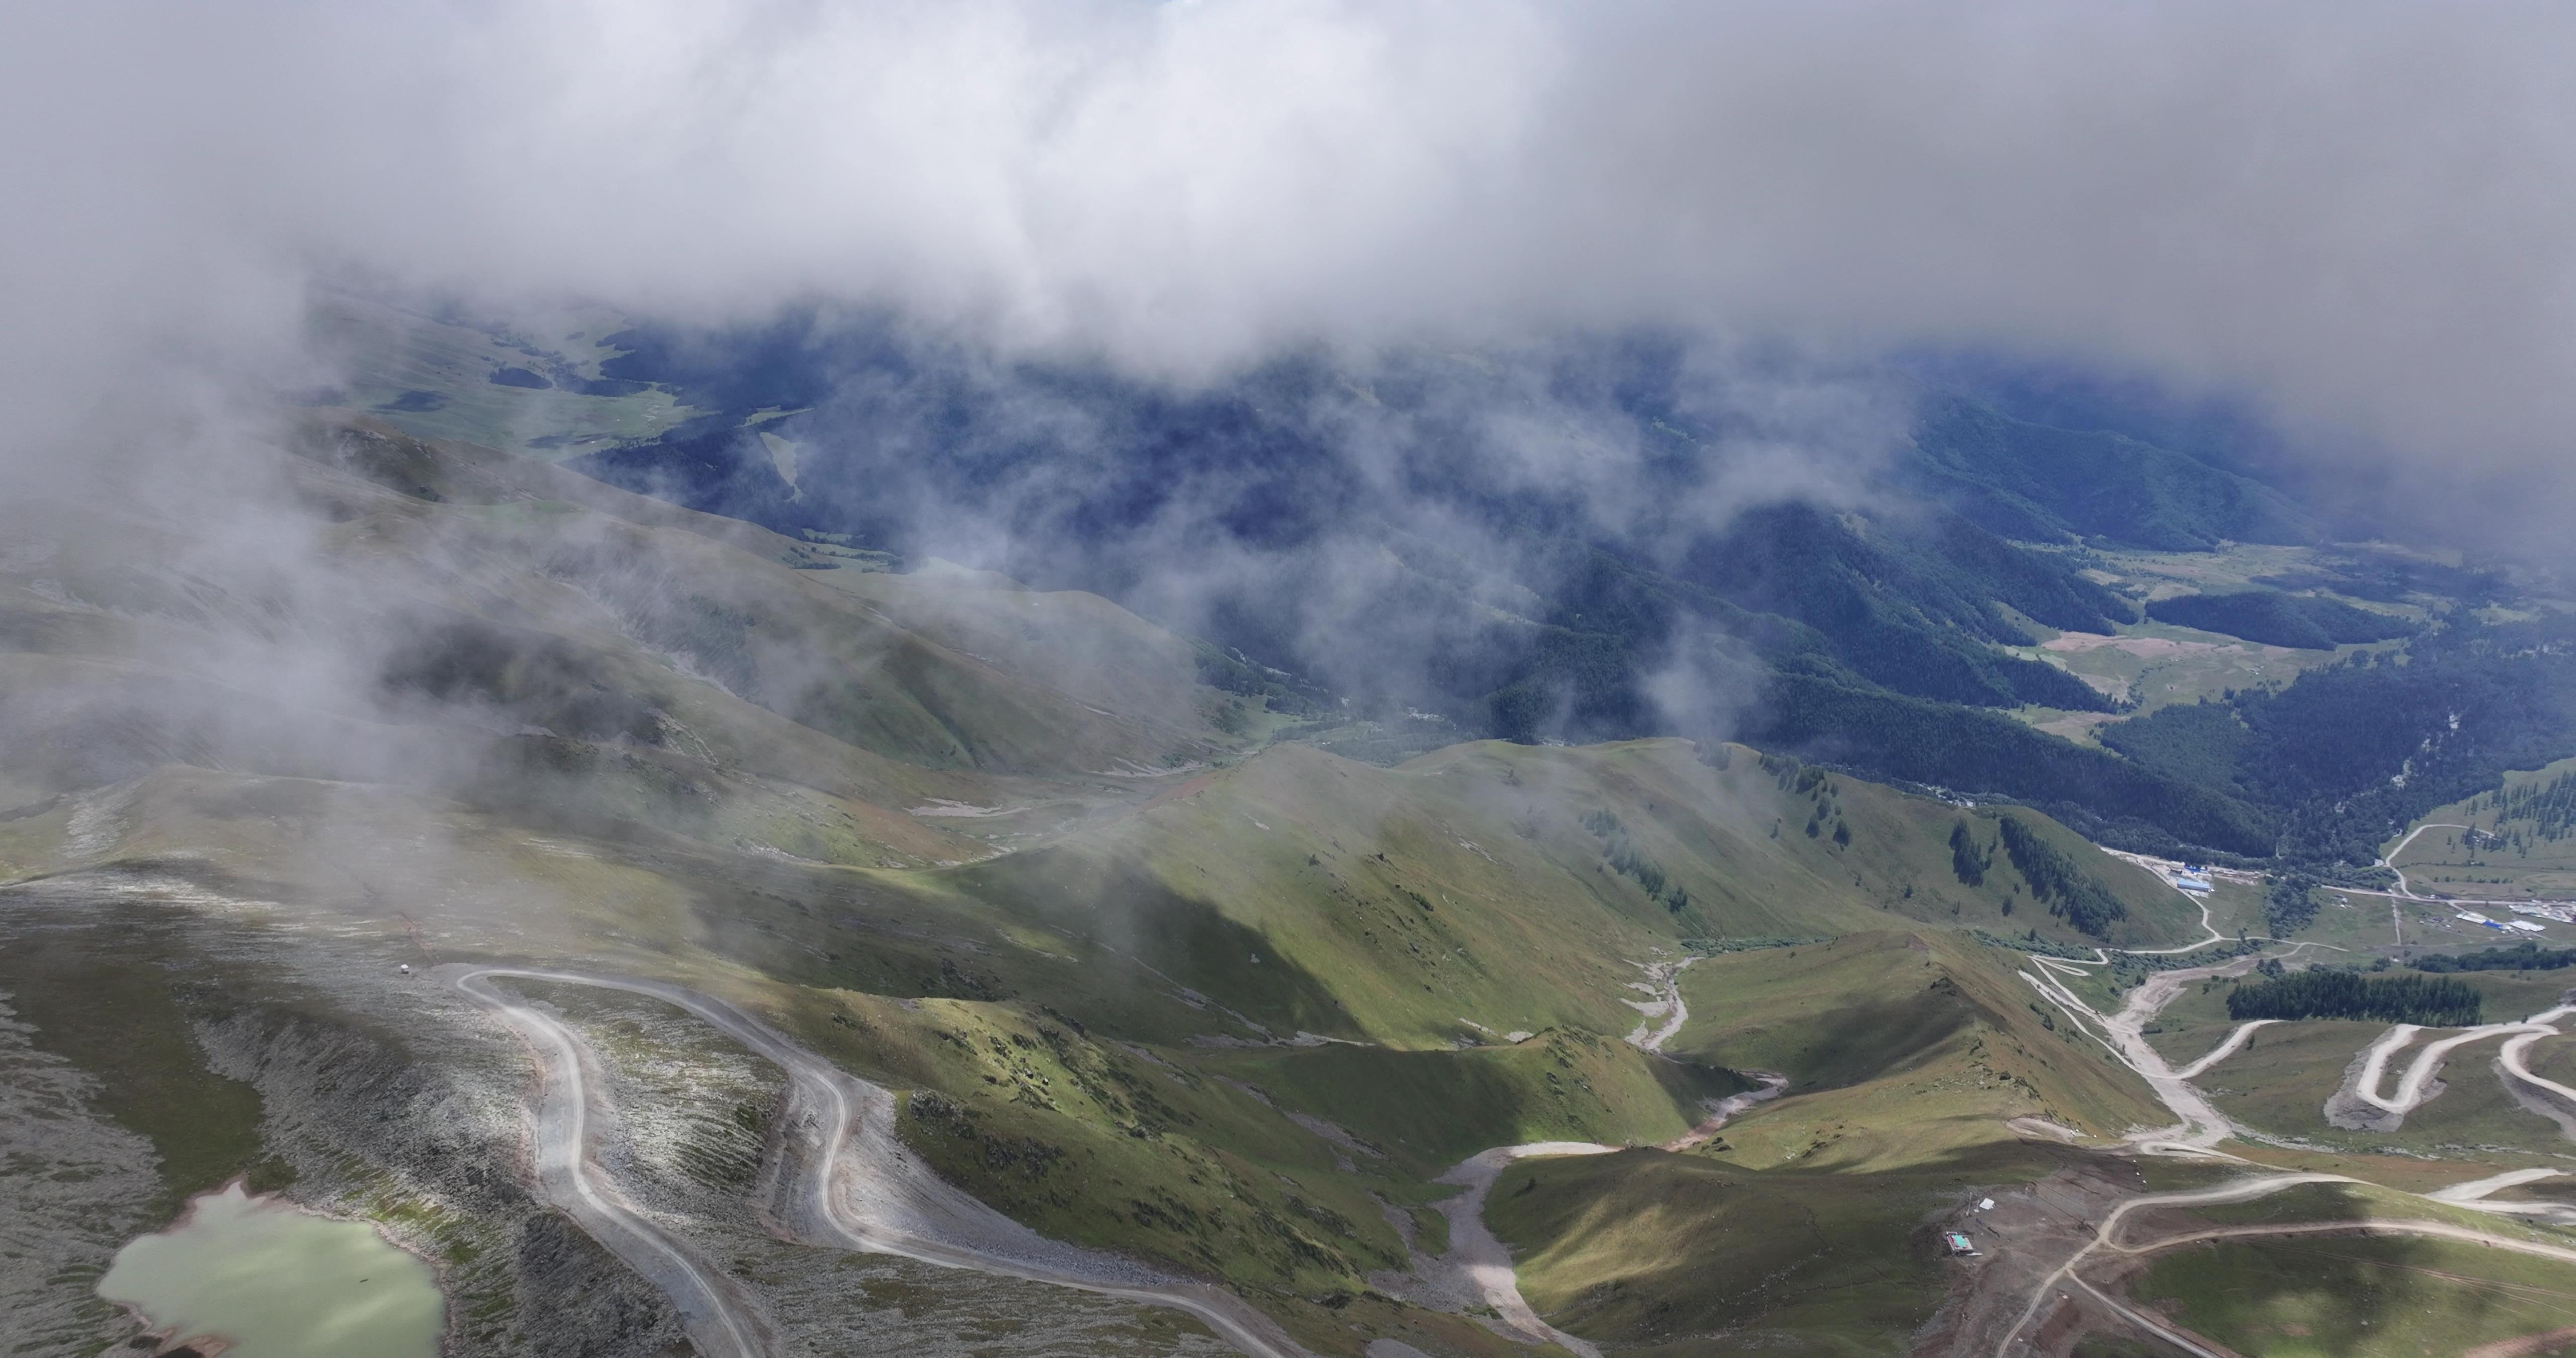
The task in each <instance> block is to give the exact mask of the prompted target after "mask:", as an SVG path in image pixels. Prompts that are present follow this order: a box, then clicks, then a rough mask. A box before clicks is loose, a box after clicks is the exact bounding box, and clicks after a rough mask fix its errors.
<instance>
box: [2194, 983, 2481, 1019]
mask: <svg viewBox="0 0 2576 1358" xmlns="http://www.w3.org/2000/svg"><path fill="white" fill-rule="evenodd" d="M2482 1004H2483V997H2482V996H2480V995H2479V994H2478V990H2477V987H2475V986H2473V985H2470V984H2469V983H2468V982H2466V981H2455V980H2451V979H2449V978H2447V977H2438V976H2363V975H2360V974H2359V973H2356V972H2349V971H2296V972H2291V973H2289V974H2287V975H2284V976H2276V977H2273V978H2272V979H2269V980H2263V981H2256V982H2254V983H2253V984H2251V985H2241V986H2238V987H2237V988H2235V989H2234V990H2231V991H2229V992H2228V993H2227V1016H2228V1017H2229V1018H2231V1019H2235V1020H2237V1021H2239V1022H2242V1021H2244V1020H2246V1019H2309V1018H2330V1019H2367V1020H2370V1021H2372V1022H2375V1023H2420V1024H2423V1025H2424V1026H2426V1027H2428V1028H2466V1027H2470V1026H2472V1025H2474V1024H2475V1023H2477V1022H2478V1015H2479V1012H2480V1010H2481V1006H2482Z"/></svg>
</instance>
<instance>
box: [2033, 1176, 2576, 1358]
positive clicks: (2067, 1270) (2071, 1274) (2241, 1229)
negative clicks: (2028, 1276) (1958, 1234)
mask: <svg viewBox="0 0 2576 1358" xmlns="http://www.w3.org/2000/svg"><path fill="white" fill-rule="evenodd" d="M2553 1173H2556V1171H2553V1170H2544V1171H2539V1172H2538V1173H2533V1172H2530V1171H2523V1172H2519V1173H2515V1174H2500V1175H2497V1176H2495V1177H2494V1178H2493V1179H2483V1180H2480V1181H2478V1182H2477V1183H2475V1184H2461V1185H2458V1186H2457V1187H2456V1188H2454V1189H2452V1190H2450V1192H2449V1194H2447V1195H2446V1194H2433V1195H2430V1196H2432V1197H2434V1198H2436V1199H2438V1200H2439V1201H2443V1202H2448V1203H2451V1204H2452V1205H2454V1206H2476V1205H2477V1204H2478V1202H2479V1201H2480V1200H2481V1199H2483V1198H2484V1197H2485V1195H2486V1194H2488V1193H2492V1192H2494V1191H2496V1190H2497V1189H2500V1188H2505V1187H2508V1186H2510V1185H2512V1184H2515V1183H2527V1182H2530V1181H2531V1180H2532V1179H2533V1178H2541V1177H2547V1176H2548V1175H2550V1174H2553ZM2361 1183H2363V1181H2362V1180H2360V1179H2354V1178H2348V1177H2346V1176H2344V1175H2341V1174H2272V1175H2265V1176H2262V1177H2260V1178H2252V1179H2239V1180H2237V1181H2236V1182H2234V1183H2229V1184H2221V1185H2219V1186H2218V1187H2216V1188H2203V1189H2196V1190H2190V1191H2185V1192H2179V1193H2148V1194H2143V1195H2141V1196H2139V1197H2134V1198H2131V1199H2129V1200H2127V1201H2126V1202H2123V1203H2121V1204H2120V1205H2119V1206H2117V1207H2114V1208H2112V1209H2111V1210H2110V1211H2109V1212H2108V1213H2106V1214H2104V1216H2103V1218H2102V1224H2101V1225H2099V1226H2097V1227H2095V1228H2094V1232H2093V1239H2092V1240H2091V1242H2089V1243H2088V1244H2086V1245H2085V1246H2084V1248H2082V1249H2080V1250H2077V1251H2076V1252H2075V1253H2074V1254H2073V1255H2072V1256H2070V1257H2069V1258H2068V1259H2067V1261H2066V1262H2065V1263H2064V1264H2062V1265H2060V1266H2059V1267H2058V1269H2057V1271H2056V1272H2054V1273H2051V1274H2049V1275H2048V1276H2047V1277H2046V1278H2044V1279H2042V1280H2040V1284H2039V1286H2038V1287H2037V1288H2035V1289H2033V1290H2032V1292H2031V1297H2030V1303H2029V1305H2027V1306H2024V1307H2023V1308H2022V1312H2021V1316H2020V1318H2019V1319H2017V1320H2016V1321H2014V1322H2013V1326H2012V1328H2011V1329H2010V1330H2007V1331H2006V1332H2005V1333H2004V1337H2003V1341H2002V1342H2001V1343H1999V1344H1997V1345H1996V1346H1995V1358H2006V1355H2008V1354H2009V1353H2010V1352H2011V1351H2012V1347H2013V1345H2014V1343H2015V1342H2017V1341H2018V1339H2019V1337H2020V1335H2021V1333H2022V1331H2023V1330H2025V1329H2027V1328H2028V1327H2029V1325H2030V1322H2031V1320H2032V1318H2033V1317H2035V1316H2037V1315H2038V1314H2039V1311H2040V1309H2041V1308H2042V1307H2043V1306H2045V1305H2047V1303H2048V1300H2049V1298H2050V1297H2051V1295H2052V1294H2055V1293H2056V1292H2057V1290H2058V1289H2059V1287H2060V1286H2061V1285H2063V1284H2065V1283H2068V1282H2070V1281H2071V1282H2073V1283H2074V1284H2075V1285H2077V1286H2080V1287H2082V1288H2084V1289H2085V1290H2086V1291H2088V1292H2091V1293H2092V1294H2093V1295H2094V1296H2096V1297H2099V1298H2101V1300H2102V1301H2104V1302H2105V1303H2106V1304H2108V1305H2110V1306H2111V1308H2112V1309H2113V1310H2116V1311H2118V1312H2119V1313H2120V1314H2121V1315H2123V1316H2125V1317H2127V1318H2128V1319H2129V1320H2130V1321H2131V1322H2132V1323H2135V1324H2137V1325H2140V1326H2142V1327H2144V1328H2145V1329H2147V1330H2149V1331H2151V1332H2153V1333H2154V1334H2156V1335H2157V1336H2159V1337H2161V1338H2162V1339H2164V1340H2165V1341H2166V1342H2167V1343H2171V1344H2175V1345H2179V1346H2180V1347H2182V1348H2183V1349H2185V1350H2187V1351H2189V1352H2192V1353H2197V1354H2209V1350H2208V1349H2207V1348H2205V1347H2203V1346H2201V1345H2199V1344H2196V1343H2194V1342H2192V1340H2191V1339H2190V1338H2189V1337H2188V1336H2185V1335H2182V1334H2178V1333H2175V1332H2174V1331H2173V1330H2171V1329H2170V1328H2168V1327H2166V1326H2165V1325H2163V1324H2161V1323H2160V1322H2158V1321H2156V1320H2154V1319H2152V1318H2150V1317H2148V1316H2146V1315H2144V1314H2142V1313H2140V1312H2138V1311H2136V1310H2134V1309H2132V1308H2130V1307H2127V1306H2123V1305H2121V1304H2120V1303H2119V1302H2117V1301H2115V1300H2113V1299H2112V1298H2110V1297H2108V1296H2105V1295H2104V1294H2103V1293H2102V1292H2100V1291H2099V1290H2097V1289H2095V1288H2094V1287H2093V1286H2092V1284H2090V1283H2087V1282H2085V1281H2084V1280H2083V1279H2082V1278H2080V1277H2077V1276H2076V1269H2077V1267H2078V1266H2079V1265H2081V1264H2082V1263H2083V1262H2084V1261H2085V1260H2086V1259H2088V1258H2090V1257H2092V1256H2093V1255H2094V1254H2095V1253H2097V1252H2102V1251H2108V1252H2110V1253H2113V1254H2121V1255H2130V1256H2135V1255H2142V1254H2160V1253H2162V1252H2164V1251H2166V1250H2171V1249H2179V1248H2181V1247H2182V1246H2185V1245H2196V1244H2200V1243H2202V1242H2205V1241H2211V1240H2241V1239H2247V1238H2252V1237H2259V1236H2285V1235H2287V1236H2296V1235H2412V1236H2436V1237H2439V1238H2442V1239H2446V1240H2460V1241H2466V1242H2468V1243H2471V1244H2476V1245H2484V1246H2487V1247H2489V1248H2492V1249H2500V1250H2509V1251H2511V1252H2513V1253H2516V1254H2528V1255H2533V1256H2536V1257H2539V1258H2543V1259H2554V1260H2557V1261H2559V1262H2561V1263H2570V1264H2576V1249H2568V1248H2566V1247H2564V1246H2559V1245H2548V1244H2542V1243H2540V1242H2538V1241H2534V1240H2524V1239H2520V1238H2518V1237H2515V1236H2509V1235H2496V1234H2493V1233H2491V1232H2488V1231H2480V1230H2474V1229H2471V1228H2470V1227H2467V1226H2458V1225H2453V1224H2452V1223H2450V1222H2447V1221H2401V1220H2387V1219H2380V1220H2363V1221H2351V1220H2336V1221H2301V1222H2281V1223H2271V1224H2263V1225H2249V1226H2216V1227H2211V1228H2210V1229H2207V1230H2201V1231H2186V1232H2184V1233H2182V1234H2180V1235H2169V1236H2161V1237H2158V1238H2157V1239H2154V1240H2149V1241H2142V1242H2139V1243H2135V1244H2131V1243H2126V1242H2123V1241H2122V1240H2120V1238H2119V1234H2120V1223H2121V1222H2122V1221H2123V1220H2125V1219H2126V1218H2127V1217H2128V1215H2129V1214H2130V1213H2131V1212H2134V1211H2137V1210H2138V1209H2139V1208H2142V1207H2193V1206H2209V1205H2213V1204H2217V1203H2229V1202H2245V1201H2248V1200H2251V1199H2254V1198H2261V1197H2268V1196H2270V1195H2271V1194H2274V1193H2278V1192H2280V1191H2281V1190H2283V1189H2285V1188H2296V1187H2298V1186H2300V1185H2302V1184H2361ZM2209 1358H2218V1356H2217V1355H2215V1354H2209Z"/></svg>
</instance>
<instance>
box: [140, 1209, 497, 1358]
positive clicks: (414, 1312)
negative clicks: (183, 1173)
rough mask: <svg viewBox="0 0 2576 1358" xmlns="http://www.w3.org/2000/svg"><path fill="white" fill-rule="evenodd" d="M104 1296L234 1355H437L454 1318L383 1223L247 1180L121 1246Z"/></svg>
mask: <svg viewBox="0 0 2576 1358" xmlns="http://www.w3.org/2000/svg"><path fill="white" fill-rule="evenodd" d="M98 1293H99V1295H100V1296H102V1297H105V1298H107V1299H108V1300H109V1301H113V1302H119V1303H122V1304H124V1305H127V1306H131V1307H133V1308H134V1309H135V1310H137V1311H140V1312H142V1313H143V1316H144V1318H145V1322H146V1323H147V1324H148V1325H150V1326H151V1328H152V1330H153V1331H154V1332H155V1333H159V1334H167V1335H171V1336H173V1337H174V1338H178V1339H200V1338H203V1339H215V1340H220V1341H222V1343H223V1345H224V1348H223V1353H224V1355H225V1358H346V1356H347V1355H350V1354H366V1355H369V1358H436V1355H437V1353H438V1335H439V1330H440V1329H441V1327H442V1326H443V1324H444V1323H445V1320H446V1303H445V1301H444V1300H443V1299H442V1298H441V1297H440V1296H439V1292H438V1281H437V1278H436V1277H435V1275H433V1274H432V1273H431V1272H430V1268H429V1265H427V1264H425V1263H423V1262H422V1261H420V1260H419V1259H417V1258H414V1257H413V1256H412V1255H410V1254H408V1253H405V1252H404V1251H403V1250H401V1249H398V1248H396V1247H395V1246H394V1245H393V1244H392V1243H390V1242H389V1241H387V1240H386V1239H385V1238H384V1237H383V1236H381V1235H379V1234H377V1233H376V1230H375V1228H374V1227H372V1226H369V1225H367V1224H366V1223H364V1222H357V1221H338V1220H334V1219H332V1218H330V1217H324V1216H317V1215H315V1214H313V1213H311V1212H307V1211H304V1210H303V1209H301V1208H299V1207H296V1206H295V1205H294V1204H292V1203H289V1202H286V1201H284V1200H283V1199H279V1198H268V1197H252V1196H250V1195H249V1194H248V1193H246V1192H244V1191H243V1189H242V1186H241V1184H239V1183H238V1182H236V1183H233V1184H231V1185H228V1186H227V1187H225V1188H224V1189H223V1190H222V1191H220V1192H215V1193H205V1194H201V1195H199V1196H198V1197H197V1198H195V1199H194V1200H193V1201H191V1202H190V1203H189V1204H188V1210H187V1211H186V1212H185V1213H182V1214H181V1216H180V1218H179V1220H178V1221H177V1223H175V1224H174V1225H172V1226H171V1227H169V1228H168V1229H167V1230H163V1231H158V1232H155V1233H154V1234H151V1235H147V1236H142V1237H140V1238H138V1239H135V1240H133V1241H131V1242H129V1243H128V1244H127V1245H126V1246H125V1248H123V1249H121V1250H118V1251H117V1252H116V1262H115V1263H114V1264H113V1265H112V1266H111V1267H110V1268H109V1269H108V1271H107V1275H106V1276H105V1277H103V1278H101V1279H99V1283H98Z"/></svg>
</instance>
